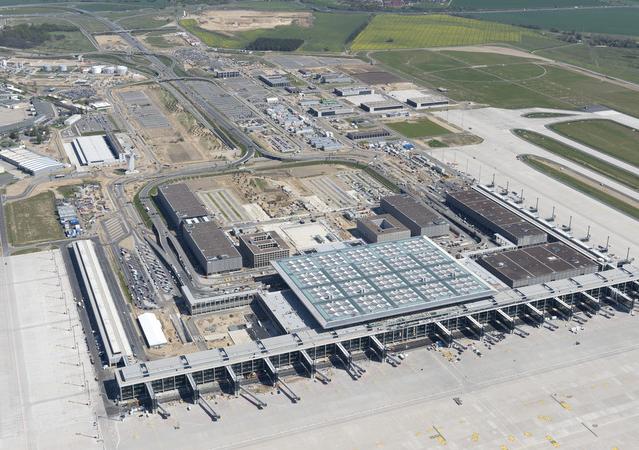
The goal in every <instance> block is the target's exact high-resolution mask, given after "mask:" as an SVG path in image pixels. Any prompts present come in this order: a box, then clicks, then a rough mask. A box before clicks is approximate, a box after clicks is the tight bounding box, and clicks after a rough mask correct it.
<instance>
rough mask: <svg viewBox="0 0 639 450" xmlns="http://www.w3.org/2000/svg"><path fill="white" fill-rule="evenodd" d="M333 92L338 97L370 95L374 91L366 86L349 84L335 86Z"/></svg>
mask: <svg viewBox="0 0 639 450" xmlns="http://www.w3.org/2000/svg"><path fill="white" fill-rule="evenodd" d="M333 93H334V94H335V95H337V96H339V97H350V96H352V95H370V94H374V93H375V91H374V90H373V89H372V88H369V87H368V86H349V87H338V88H335V89H333Z"/></svg>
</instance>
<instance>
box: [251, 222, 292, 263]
mask: <svg viewBox="0 0 639 450" xmlns="http://www.w3.org/2000/svg"><path fill="white" fill-rule="evenodd" d="M240 253H241V254H242V257H243V258H244V265H245V266H246V267H265V266H269V265H270V263H271V261H275V260H277V259H281V258H288V257H289V256H290V255H291V249H290V247H289V246H288V244H287V243H286V242H285V241H284V239H282V237H281V236H280V235H279V234H277V232H276V231H266V232H262V233H253V234H245V235H242V236H240Z"/></svg>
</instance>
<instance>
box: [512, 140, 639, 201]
mask: <svg viewBox="0 0 639 450" xmlns="http://www.w3.org/2000/svg"><path fill="white" fill-rule="evenodd" d="M514 132H515V134H516V135H517V136H519V137H520V138H522V139H524V140H526V141H528V142H530V143H532V144H534V145H536V146H538V147H541V148H543V149H545V150H548V151H549V152H551V153H554V154H555V155H558V156H561V157H563V158H566V159H568V160H570V161H573V162H576V163H577V164H579V165H582V166H584V167H587V168H589V169H591V170H593V171H595V172H598V173H600V174H602V175H604V176H606V177H609V178H611V179H613V180H616V181H618V182H620V183H623V184H625V185H626V186H628V187H630V188H632V189H637V190H639V177H638V176H636V175H634V174H633V173H631V172H628V171H627V170H623V169H620V168H618V167H617V166H615V165H613V164H609V163H607V162H606V161H604V160H602V159H599V158H596V157H594V156H592V155H589V154H588V153H584V152H582V151H579V150H577V149H576V148H573V147H571V146H569V145H566V144H564V143H563V142H560V141H557V140H555V139H552V138H550V137H547V136H544V135H541V134H539V133H535V132H534V131H528V130H515V131H514Z"/></svg>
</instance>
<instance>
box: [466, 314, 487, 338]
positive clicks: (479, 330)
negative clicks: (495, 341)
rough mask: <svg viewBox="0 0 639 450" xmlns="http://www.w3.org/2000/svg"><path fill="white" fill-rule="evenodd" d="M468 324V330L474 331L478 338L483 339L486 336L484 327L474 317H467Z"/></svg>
mask: <svg viewBox="0 0 639 450" xmlns="http://www.w3.org/2000/svg"><path fill="white" fill-rule="evenodd" d="M466 323H467V324H468V328H469V329H471V330H472V331H474V332H475V333H476V334H477V337H479V338H480V339H481V337H482V335H483V334H484V326H483V325H482V324H481V323H479V321H478V320H477V319H475V318H474V317H473V316H470V315H469V316H466Z"/></svg>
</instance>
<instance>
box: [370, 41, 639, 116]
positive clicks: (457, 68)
mask: <svg viewBox="0 0 639 450" xmlns="http://www.w3.org/2000/svg"><path fill="white" fill-rule="evenodd" d="M373 57H374V58H375V59H377V60H378V61H380V62H382V63H383V64H384V65H386V66H387V67H388V69H389V70H391V71H396V72H400V73H401V74H402V75H404V76H406V77H407V78H409V79H410V80H411V81H414V82H416V83H418V84H423V85H424V86H426V87H430V88H437V87H443V88H446V89H448V93H447V95H448V96H449V97H451V98H452V99H454V100H458V101H472V102H476V103H482V104H488V105H491V106H495V107H500V108H527V107H535V106H537V107H546V108H556V109H568V110H571V109H572V110H576V109H580V108H583V107H585V106H588V105H592V104H601V105H606V106H608V107H610V108H613V109H616V110H618V111H621V112H624V113H626V114H630V115H634V116H637V117H639V92H637V91H634V90H630V89H627V88H624V87H622V86H619V85H616V84H613V83H609V82H606V81H602V80H599V79H596V78H593V77H590V76H587V75H582V74H579V73H576V72H573V71H571V70H567V69H563V68H560V67H557V66H555V65H552V64H549V63H544V62H540V61H537V60H533V59H531V58H520V57H516V56H508V55H498V54H489V53H472V52H462V51H431V50H412V51H394V52H377V53H375V54H374V55H373Z"/></svg>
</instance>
